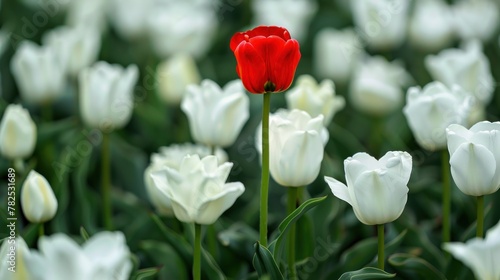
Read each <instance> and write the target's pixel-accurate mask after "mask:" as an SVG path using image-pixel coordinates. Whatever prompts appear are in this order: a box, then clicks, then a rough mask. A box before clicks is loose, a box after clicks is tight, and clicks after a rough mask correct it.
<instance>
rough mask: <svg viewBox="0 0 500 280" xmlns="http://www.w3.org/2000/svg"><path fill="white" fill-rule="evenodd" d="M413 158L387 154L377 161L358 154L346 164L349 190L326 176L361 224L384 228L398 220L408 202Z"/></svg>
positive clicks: (404, 154)
mask: <svg viewBox="0 0 500 280" xmlns="http://www.w3.org/2000/svg"><path fill="white" fill-rule="evenodd" d="M411 169H412V158H411V156H410V154H408V153H407V152H387V153H386V154H385V155H384V156H383V157H382V158H380V159H379V160H376V159H375V158H373V157H372V156H370V155H368V154H366V153H357V154H355V155H354V156H352V157H349V158H347V159H346V160H345V161H344V170H345V178H346V182H347V186H346V185H345V184H343V183H341V182H339V181H338V180H336V179H334V178H331V177H327V176H325V181H326V183H327V184H328V186H330V189H331V191H332V193H333V194H334V195H335V196H336V197H338V198H340V199H342V200H343V201H345V202H347V203H349V204H350V205H351V206H352V208H353V210H354V214H355V215H356V217H357V218H358V220H359V221H360V222H362V223H363V224H366V225H382V224H385V223H390V222H392V221H394V220H396V219H397V218H398V217H399V216H400V215H401V213H402V212H403V210H404V207H405V205H406V201H407V200H408V187H407V184H408V181H409V180H410V174H411Z"/></svg>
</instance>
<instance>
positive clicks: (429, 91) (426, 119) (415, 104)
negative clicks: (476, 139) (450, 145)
mask: <svg viewBox="0 0 500 280" xmlns="http://www.w3.org/2000/svg"><path fill="white" fill-rule="evenodd" d="M472 105H473V100H472V98H471V97H470V96H467V94H466V93H465V92H463V90H462V89H461V88H460V87H458V86H454V87H452V88H451V89H449V88H447V87H446V86H445V85H443V84H442V83H440V82H432V83H430V84H427V85H426V86H425V87H424V88H423V89H421V88H420V87H412V88H410V89H408V94H407V99H406V106H405V107H404V108H403V113H404V115H405V116H406V120H407V122H408V125H409V126H410V129H411V131H412V132H413V135H414V137H415V139H416V140H417V142H418V144H419V145H420V146H421V147H423V148H424V149H426V150H429V151H436V150H440V149H443V148H445V147H446V128H447V127H448V126H449V125H450V124H461V125H463V124H465V122H466V121H467V116H468V114H469V111H470V109H471V107H472Z"/></svg>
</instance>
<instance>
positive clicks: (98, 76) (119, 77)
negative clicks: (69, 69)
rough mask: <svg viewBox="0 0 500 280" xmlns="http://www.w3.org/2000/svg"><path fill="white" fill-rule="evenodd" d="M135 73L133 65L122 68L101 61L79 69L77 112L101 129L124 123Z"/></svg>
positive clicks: (136, 73) (120, 125)
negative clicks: (81, 69) (78, 102)
mask: <svg viewBox="0 0 500 280" xmlns="http://www.w3.org/2000/svg"><path fill="white" fill-rule="evenodd" d="M138 76H139V69H138V68H137V66H136V65H130V66H128V67H127V68H125V69H124V68H123V67H122V66H119V65H111V64H108V63H107V62H103V61H101V62H97V63H96V64H94V66H92V67H90V68H87V69H84V70H83V71H82V72H80V75H79V82H80V112H81V115H82V119H83V121H84V123H85V124H86V125H88V126H90V127H94V128H99V129H101V130H103V129H106V130H107V129H115V128H121V127H123V126H124V125H125V124H127V122H128V121H129V120H130V117H131V116H132V109H133V90H134V86H135V83H136V82H137V79H138Z"/></svg>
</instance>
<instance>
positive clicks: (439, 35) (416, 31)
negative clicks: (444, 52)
mask: <svg viewBox="0 0 500 280" xmlns="http://www.w3.org/2000/svg"><path fill="white" fill-rule="evenodd" d="M408 32H409V34H408V35H409V40H410V43H411V44H412V45H414V46H415V47H417V48H419V49H421V50H424V51H428V52H433V51H437V50H440V49H442V48H444V47H446V46H449V45H450V44H451V43H452V40H453V38H454V35H455V32H454V25H453V17H452V12H451V8H450V7H449V6H448V4H446V3H444V2H443V0H421V1H417V2H415V9H414V12H413V16H412V17H411V20H410V26H409V30H408Z"/></svg>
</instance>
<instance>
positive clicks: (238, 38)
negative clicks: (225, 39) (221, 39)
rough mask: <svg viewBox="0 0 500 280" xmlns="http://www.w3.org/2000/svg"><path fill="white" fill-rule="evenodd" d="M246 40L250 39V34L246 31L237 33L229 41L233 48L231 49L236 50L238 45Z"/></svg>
mask: <svg viewBox="0 0 500 280" xmlns="http://www.w3.org/2000/svg"><path fill="white" fill-rule="evenodd" d="M244 41H248V35H246V32H238V33H235V34H234V35H233V37H232V38H231V41H230V42H229V47H230V48H231V51H233V52H234V51H235V50H236V48H237V47H238V45H239V44H240V43H241V42H244Z"/></svg>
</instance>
